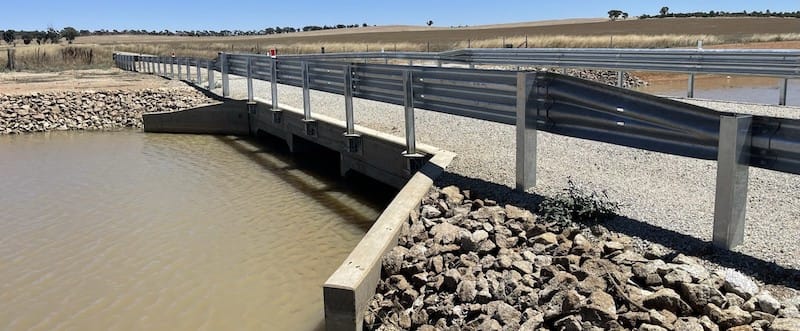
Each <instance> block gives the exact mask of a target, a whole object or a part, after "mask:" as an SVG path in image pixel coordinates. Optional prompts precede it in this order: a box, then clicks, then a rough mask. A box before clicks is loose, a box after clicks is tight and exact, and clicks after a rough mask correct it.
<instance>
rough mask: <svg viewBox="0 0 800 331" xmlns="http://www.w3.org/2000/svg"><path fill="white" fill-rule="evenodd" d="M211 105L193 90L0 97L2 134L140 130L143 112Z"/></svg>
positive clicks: (81, 92)
mask: <svg viewBox="0 0 800 331" xmlns="http://www.w3.org/2000/svg"><path fill="white" fill-rule="evenodd" d="M212 102H214V100H213V99H211V98H209V97H207V96H206V95H204V94H203V93H201V92H199V91H196V90H194V89H191V88H158V89H141V90H106V91H58V92H40V93H29V94H20V95H2V94H0V134H20V133H31V132H46V131H56V130H58V131H66V130H114V129H122V128H141V127H142V114H143V113H150V112H163V111H177V110H183V109H188V108H192V107H196V106H199V105H202V104H208V103H212Z"/></svg>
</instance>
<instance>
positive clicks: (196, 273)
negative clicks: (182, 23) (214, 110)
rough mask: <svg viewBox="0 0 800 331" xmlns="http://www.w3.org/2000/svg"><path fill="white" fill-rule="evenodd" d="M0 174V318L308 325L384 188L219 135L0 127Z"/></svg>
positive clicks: (28, 325) (187, 326) (6, 326)
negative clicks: (2, 130)
mask: <svg viewBox="0 0 800 331" xmlns="http://www.w3.org/2000/svg"><path fill="white" fill-rule="evenodd" d="M0 174H2V177H0V329H2V330H28V329H30V330H109V329H116V330H314V329H320V328H322V327H323V312H322V287H321V284H322V283H323V282H324V281H325V279H326V278H327V277H328V276H329V275H330V274H331V273H332V272H333V271H334V270H335V269H336V268H337V267H338V265H339V264H340V263H341V261H342V260H344V258H345V257H346V255H347V254H348V253H349V251H350V250H351V249H352V248H353V247H354V246H355V245H356V243H357V242H358V240H360V238H361V237H362V235H363V234H364V233H365V231H366V229H368V227H369V226H370V225H371V223H372V222H373V221H374V219H376V218H377V216H378V214H379V210H380V209H382V208H383V206H384V205H383V204H384V203H386V201H385V200H384V199H365V197H364V193H365V192H363V191H365V189H363V188H361V189H360V190H361V191H362V192H361V193H354V192H353V191H352V190H351V189H350V188H347V187H344V185H345V184H343V183H342V182H341V181H337V180H335V179H333V180H332V179H330V178H325V177H321V176H318V175H312V174H309V173H308V172H307V171H304V170H301V169H298V168H297V167H295V164H294V163H293V161H292V160H291V159H290V158H288V157H287V156H285V154H284V155H282V154H279V153H278V154H275V153H274V151H271V150H270V148H269V147H265V146H263V145H259V144H256V143H254V142H251V141H245V140H240V139H239V138H234V137H222V136H204V135H168V134H144V133H139V132H132V131H126V132H111V133H98V132H88V133H86V132H84V133H81V132H66V133H50V134H30V135H21V136H0ZM366 191H369V189H367V190H366Z"/></svg>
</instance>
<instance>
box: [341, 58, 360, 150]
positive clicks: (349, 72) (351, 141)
mask: <svg viewBox="0 0 800 331" xmlns="http://www.w3.org/2000/svg"><path fill="white" fill-rule="evenodd" d="M344 115H345V120H346V123H347V131H345V133H344V136H345V137H346V139H347V151H348V152H350V153H358V152H359V151H360V150H361V135H360V134H357V133H356V125H355V119H354V118H353V65H352V64H348V65H346V66H345V67H344Z"/></svg>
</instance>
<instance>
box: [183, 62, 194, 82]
mask: <svg viewBox="0 0 800 331" xmlns="http://www.w3.org/2000/svg"><path fill="white" fill-rule="evenodd" d="M184 61H186V81H188V82H191V81H192V76H191V75H190V73H191V72H192V71H191V70H189V69H190V68H191V65H192V60H191V58H188V57H187V58H184Z"/></svg>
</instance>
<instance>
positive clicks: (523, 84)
mask: <svg viewBox="0 0 800 331" xmlns="http://www.w3.org/2000/svg"><path fill="white" fill-rule="evenodd" d="M531 76H533V79H531V78H532V77H531ZM535 77H536V76H535V74H531V73H528V72H518V73H517V124H516V128H517V155H516V173H517V175H516V177H517V178H516V189H517V190H518V191H525V190H527V189H528V188H531V187H533V186H536V117H535V116H529V114H528V102H529V98H530V95H531V92H532V91H533V85H534V83H535Z"/></svg>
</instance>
